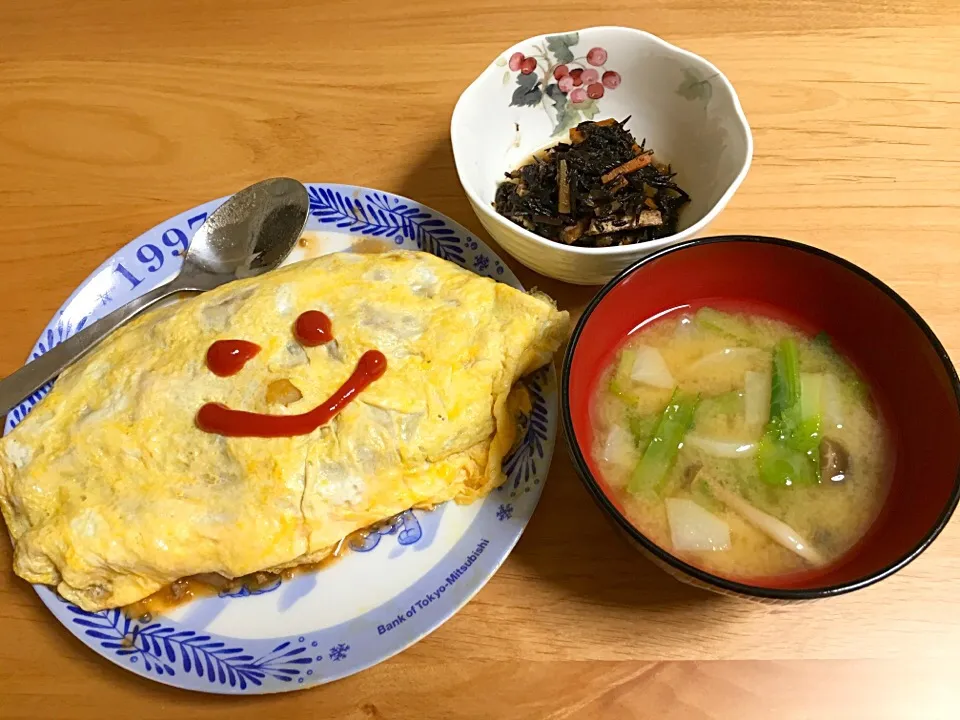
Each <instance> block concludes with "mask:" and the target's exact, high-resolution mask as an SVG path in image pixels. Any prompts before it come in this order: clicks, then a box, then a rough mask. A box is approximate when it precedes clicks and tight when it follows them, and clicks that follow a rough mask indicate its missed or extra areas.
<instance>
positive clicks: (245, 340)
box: [0, 251, 568, 611]
mask: <svg viewBox="0 0 960 720" xmlns="http://www.w3.org/2000/svg"><path fill="white" fill-rule="evenodd" d="M311 313H313V314H314V315H315V316H316V317H317V318H321V319H323V318H325V322H326V326H325V328H323V330H324V332H326V333H327V335H325V336H323V337H320V338H319V340H317V339H316V338H315V341H307V340H305V337H306V336H307V335H309V333H306V335H305V334H304V332H301V330H302V328H301V320H302V318H304V317H311V315H310V314H311ZM321 314H322V315H321ZM567 328H568V316H567V313H565V312H561V311H559V310H557V309H556V307H555V306H554V304H553V303H552V302H551V301H550V300H549V299H548V298H546V297H545V296H542V295H538V294H526V293H523V292H520V291H518V290H515V289H513V288H511V287H509V286H507V285H504V284H502V283H497V282H494V281H493V280H491V279H489V278H482V277H479V276H477V275H475V274H473V273H471V272H469V271H466V270H463V269H461V268H459V267H457V266H455V265H453V264H452V263H449V262H447V261H445V260H442V259H439V258H437V257H434V256H433V255H430V254H426V253H418V252H408V251H398V252H389V253H384V254H352V253H336V254H333V255H326V256H324V257H321V258H318V259H315V260H310V261H304V262H300V263H296V264H294V265H291V266H288V267H285V268H282V269H280V270H276V271H274V272H271V273H268V274H266V275H263V276H260V277H257V278H251V279H247V280H239V281H236V282H233V283H230V284H228V285H225V286H223V287H221V288H218V289H216V290H212V291H210V292H207V293H204V294H202V295H198V296H196V297H193V298H191V299H188V300H185V301H183V302H180V303H177V304H175V305H170V306H167V307H162V308H159V309H157V310H154V311H152V312H150V313H147V314H145V315H143V316H141V317H139V318H137V319H136V320H134V321H133V322H131V323H130V324H129V325H127V326H126V327H124V328H122V329H120V330H118V331H116V332H115V333H114V334H112V335H111V336H110V337H109V338H107V339H106V340H105V341H104V342H103V343H102V344H101V345H100V346H99V347H98V348H96V349H95V350H94V351H93V352H92V353H91V354H90V355H88V356H87V357H85V358H83V359H82V360H80V361H79V362H77V363H76V364H75V365H73V366H72V367H71V368H69V369H68V370H67V371H65V372H64V373H63V374H62V375H61V376H60V378H59V380H58V381H57V383H56V384H55V385H54V387H53V389H52V390H51V392H50V394H49V395H48V396H47V397H46V398H45V399H44V400H43V401H42V402H40V403H39V405H38V406H37V407H36V408H35V409H34V410H33V412H32V413H30V415H28V416H27V417H26V418H25V419H24V421H23V422H22V423H21V424H20V425H19V426H18V427H17V428H16V429H15V430H14V431H13V432H12V433H11V434H10V435H8V436H7V437H5V438H3V439H2V440H0V509H2V511H3V516H4V518H5V520H6V523H7V527H8V529H9V531H10V535H11V537H12V539H13V545H14V559H13V564H14V571H15V572H16V573H17V575H19V576H20V577H22V578H23V579H25V580H27V581H29V582H32V583H43V584H47V585H53V586H56V589H57V591H58V592H59V593H60V595H61V596H62V597H64V598H65V599H67V600H69V601H71V602H73V603H76V604H77V605H79V606H80V607H82V608H83V609H84V610H88V611H96V610H101V609H104V608H112V607H119V606H125V605H129V604H132V603H134V602H137V601H139V600H141V599H143V598H146V597H147V596H149V595H151V594H152V593H154V592H156V591H158V590H160V589H162V588H164V587H166V586H168V585H170V584H171V583H173V582H175V581H176V580H178V579H181V578H186V577H190V576H195V575H201V574H206V573H216V574H219V575H222V576H223V577H225V578H238V577H241V576H244V575H248V574H250V573H253V572H258V571H272V572H279V571H280V570H283V569H285V568H291V567H296V566H299V565H304V564H309V563H315V562H318V561H320V560H322V559H323V558H325V557H327V556H328V555H330V554H331V553H332V552H333V550H334V549H335V548H336V546H337V545H338V543H339V542H340V541H341V540H342V539H343V538H345V537H346V536H347V535H349V534H350V533H352V532H355V531H357V530H361V529H363V528H366V527H368V526H370V525H373V524H375V523H377V522H380V521H383V520H385V519H387V518H390V517H391V516H393V515H396V514H397V513H400V512H402V511H404V510H407V509H409V508H411V507H430V506H433V505H436V504H438V503H442V502H445V501H448V500H455V501H456V502H460V503H465V502H470V501H473V500H475V499H477V498H480V497H483V496H484V495H486V494H487V493H489V492H490V490H492V489H493V488H495V487H497V486H498V485H499V484H500V483H501V482H502V481H503V479H504V478H503V473H502V470H501V463H502V460H503V457H504V455H505V454H506V453H507V452H508V451H509V449H510V447H511V445H512V444H513V443H514V440H515V435H516V433H517V412H518V409H519V408H520V407H521V406H522V405H523V404H524V392H525V391H524V390H523V387H522V383H518V380H519V379H520V378H521V377H522V376H523V375H525V374H527V373H529V372H531V371H533V370H535V369H537V368H539V367H541V366H543V365H545V364H547V363H548V362H550V361H551V358H552V356H553V354H554V352H555V351H556V350H557V348H558V346H559V345H560V343H561V342H562V341H563V339H564V338H565V337H566V333H567ZM314 330H317V328H314ZM298 333H299V335H298ZM322 334H323V333H321V335H322ZM218 341H224V343H220V342H218ZM231 343H233V344H238V343H239V345H238V347H247V348H248V349H249V350H250V352H249V353H247V355H244V356H243V357H240V355H241V354H240V353H237V352H232V351H231V349H232V348H233V345H231ZM215 344H216V345H217V346H218V347H219V346H221V345H224V344H225V345H226V346H227V350H228V351H230V352H227V353H226V357H228V358H229V359H230V360H231V361H233V362H234V363H235V366H236V367H234V368H233V369H232V370H231V372H229V373H219V374H218V373H216V372H214V371H213V369H212V368H213V367H214V366H213V365H212V364H211V359H210V358H211V356H212V355H213V350H212V349H211V348H213V347H214V345H215ZM244 344H245V345H244ZM254 349H255V350H254ZM380 354H382V355H380ZM373 356H376V357H378V358H380V360H379V361H378V362H379V365H377V368H378V371H377V373H375V374H374V375H370V376H368V377H366V380H365V381H364V382H361V383H360V384H359V385H356V384H354V386H353V387H352V388H351V387H349V386H350V383H351V382H354V381H355V380H356V378H357V376H358V373H360V374H362V373H361V369H362V368H363V367H364V363H367V364H368V365H369V363H368V360H369V359H370V358H371V357H373ZM380 361H382V362H380ZM368 369H369V368H368ZM361 379H363V378H361ZM345 388H347V390H345ZM202 408H204V412H207V411H211V412H213V413H214V414H215V413H220V414H221V415H229V416H230V417H233V418H234V419H236V418H239V421H238V422H239V424H240V428H239V430H238V429H237V427H232V429H231V428H230V427H226V426H223V425H222V423H221V424H219V425H218V422H216V421H213V420H211V421H209V422H204V421H203V418H202V413H201V412H200V411H201V409H202ZM325 410H329V411H330V412H327V413H326V414H325V415H324V416H323V417H322V418H321V420H322V421H321V422H314V423H313V426H312V427H311V426H310V423H307V424H306V425H304V424H303V421H302V420H303V418H307V417H310V418H313V420H314V421H316V420H317V417H318V416H317V415H316V413H318V412H319V413H321V414H322V415H323V411H325ZM251 418H253V419H254V420H257V419H259V420H258V421H263V422H267V423H268V424H269V423H275V424H276V427H279V428H281V429H282V428H286V430H282V431H281V432H279V434H277V435H276V436H263V433H261V434H260V435H258V434H257V433H258V432H260V431H259V430H258V429H257V426H256V424H255V423H254V425H251V426H246V425H244V423H245V422H248V421H250V419H251ZM278 418H287V419H286V420H282V419H278ZM221 420H222V418H221ZM298 423H299V429H297V430H296V431H294V430H291V428H294V426H297V425H298ZM274 429H276V428H274ZM251 433H252V434H251Z"/></svg>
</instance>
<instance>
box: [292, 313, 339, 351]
mask: <svg viewBox="0 0 960 720" xmlns="http://www.w3.org/2000/svg"><path fill="white" fill-rule="evenodd" d="M293 334H294V336H295V337H296V338H297V340H298V341H299V342H300V344H301V345H303V346H304V347H316V346H317V345H323V344H325V343H328V342H330V341H331V340H333V324H332V323H331V322H330V318H328V317H327V316H326V315H325V314H324V313H322V312H320V311H319V310H307V311H306V312H305V313H303V314H302V315H300V317H298V318H297V321H296V322H295V323H294V324H293Z"/></svg>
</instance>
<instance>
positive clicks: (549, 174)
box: [494, 117, 690, 247]
mask: <svg viewBox="0 0 960 720" xmlns="http://www.w3.org/2000/svg"><path fill="white" fill-rule="evenodd" d="M629 119H630V118H629V117H628V118H626V119H625V120H623V121H622V122H616V121H613V120H605V121H602V122H583V123H580V124H579V125H577V127H576V128H574V129H573V130H571V131H570V137H571V142H569V143H566V142H563V143H559V144H557V145H555V146H554V147H552V148H549V149H548V150H545V151H543V152H541V153H538V154H537V155H536V156H535V157H534V158H533V160H532V161H531V162H529V163H527V164H525V165H522V166H521V167H519V168H517V169H516V170H514V171H513V172H509V173H506V177H507V179H506V180H505V181H504V182H502V183H501V184H500V186H499V187H498V188H497V193H496V199H495V202H494V207H495V208H496V210H497V212H498V213H500V214H501V215H503V216H504V217H507V218H509V219H510V220H512V221H513V222H515V223H517V224H518V225H521V226H523V227H525V228H526V229H527V230H531V231H533V232H535V233H537V234H538V235H541V236H543V237H545V238H548V239H550V240H554V241H556V242H560V243H565V244H572V245H577V246H580V247H611V246H614V245H631V244H634V243H640V242H646V241H648V240H655V239H657V238H662V237H667V236H668V235H672V234H674V233H675V232H676V231H677V220H678V216H679V214H680V209H681V208H682V207H683V206H684V205H685V204H686V203H687V202H689V200H690V196H689V195H687V193H686V192H684V191H683V190H682V189H680V188H679V187H678V186H677V184H676V183H675V182H673V177H674V175H675V173H673V172H671V170H670V167H669V166H663V165H660V164H659V163H657V162H655V161H654V158H653V153H652V151H650V150H646V149H645V148H644V145H643V143H641V144H639V145H637V143H636V141H635V140H634V138H633V135H631V134H630V132H629V131H627V130H626V129H625V128H624V126H625V125H626V123H627V121H629ZM631 161H634V162H633V164H632V165H627V163H631ZM561 163H563V164H564V165H565V166H566V180H567V183H568V186H569V192H568V193H561V190H560V186H561V183H560V180H561V175H562V172H561ZM637 165H642V167H637V168H636V169H631V168H632V167H634V166H637ZM624 166H626V167H624ZM605 180H606V182H605ZM564 194H566V195H568V199H567V198H564V197H563V195H564ZM564 200H566V203H565V204H567V205H568V207H567V208H565V209H566V210H567V212H560V210H561V205H562V204H564V202H563V201H564Z"/></svg>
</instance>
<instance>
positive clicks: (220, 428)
mask: <svg viewBox="0 0 960 720" xmlns="http://www.w3.org/2000/svg"><path fill="white" fill-rule="evenodd" d="M294 335H295V336H296V338H297V340H298V341H299V342H300V343H301V344H302V345H304V346H306V347H316V346H318V345H323V344H324V343H328V342H330V341H331V340H333V327H332V324H331V322H330V318H328V317H327V316H326V315H325V314H323V313H322V312H319V311H317V310H308V311H307V312H305V313H303V314H301V315H300V316H299V317H298V318H297V321H296V322H295V323H294ZM258 352H260V346H259V345H256V344H254V343H252V342H248V341H246V340H218V341H216V342H215V343H213V345H211V346H210V348H209V350H207V367H208V368H210V371H211V372H213V373H214V374H215V375H219V376H220V377H228V376H230V375H235V374H236V373H238V372H240V370H242V369H243V366H244V365H245V364H246V363H247V361H249V360H250V359H251V358H253V357H254V356H256V354H257V353H258ZM386 371H387V358H386V356H385V355H384V354H383V353H382V352H380V351H379V350H368V351H367V352H365V353H364V354H363V355H362V356H361V357H360V360H359V361H358V362H357V367H356V369H355V370H354V371H353V373H352V374H351V375H350V377H349V378H347V380H346V382H344V383H343V385H341V386H340V387H339V388H338V389H337V391H336V392H335V393H333V395H331V396H330V397H329V398H327V399H326V400H325V401H323V402H322V403H320V404H319V405H317V406H316V407H315V408H313V409H312V410H310V411H308V412H305V413H302V414H300V415H268V414H266V413H255V412H247V411H245V410H233V409H231V408H228V407H227V406H226V405H223V404H221V403H207V404H205V405H204V406H203V407H201V408H200V410H199V412H197V426H198V427H199V428H200V429H201V430H203V431H204V432H208V433H213V434H216V435H224V436H226V437H263V438H268V437H293V436H295V435H308V434H309V433H311V432H313V431H314V430H316V429H317V428H318V427H320V426H321V425H325V424H326V423H328V422H330V420H332V419H333V418H334V417H335V416H336V415H337V413H339V412H340V411H341V410H342V409H343V408H344V407H346V406H347V405H348V404H349V403H350V402H351V401H352V400H353V399H354V398H355V397H356V396H357V395H359V394H360V393H361V392H363V390H364V389H366V388H367V386H369V385H370V384H371V383H372V382H374V381H375V380H377V379H379V378H380V377H382V376H383V374H384V373H385V372H386Z"/></svg>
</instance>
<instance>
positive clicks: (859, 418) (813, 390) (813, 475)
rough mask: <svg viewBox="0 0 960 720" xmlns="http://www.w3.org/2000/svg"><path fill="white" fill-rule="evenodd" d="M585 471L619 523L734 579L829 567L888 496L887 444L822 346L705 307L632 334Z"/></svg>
mask: <svg viewBox="0 0 960 720" xmlns="http://www.w3.org/2000/svg"><path fill="white" fill-rule="evenodd" d="M592 423H593V426H594V438H595V442H594V447H593V449H592V451H593V456H594V462H595V463H596V464H597V466H598V467H599V469H600V471H601V473H600V474H601V477H602V479H603V480H604V482H605V483H606V484H607V485H608V487H609V488H610V490H611V492H612V494H613V497H614V498H615V499H616V501H617V503H618V504H619V505H620V506H621V507H622V508H623V511H624V514H625V515H626V516H627V518H628V519H629V520H630V522H631V523H632V524H633V525H634V526H635V527H636V528H637V529H639V530H640V531H641V532H642V533H644V534H645V535H646V536H647V537H649V538H650V539H652V540H653V541H654V542H655V543H657V544H658V545H660V546H661V547H663V548H666V549H667V550H669V551H671V552H673V553H674V554H676V555H678V556H680V557H682V558H684V559H685V560H687V561H689V562H691V563H693V564H694V565H698V566H700V567H701V568H703V569H705V570H708V571H711V572H714V573H718V574H720V575H724V576H726V577H732V578H747V579H749V578H764V577H772V576H777V575H783V574H785V573H790V572H795V571H799V570H804V569H811V568H817V567H822V566H825V565H827V564H829V563H831V562H833V561H835V560H836V559H838V558H839V557H840V556H841V555H843V554H844V553H845V552H847V551H848V550H850V548H851V547H853V546H854V544H855V543H856V542H857V541H858V540H859V539H860V538H861V537H862V536H863V535H864V533H865V532H866V531H867V530H868V528H869V527H870V525H871V523H872V522H873V520H874V519H875V518H876V516H877V513H878V512H879V509H880V506H881V504H882V502H883V500H884V496H885V494H886V489H887V482H888V477H887V475H888V471H889V466H890V463H889V456H890V452H891V451H890V441H889V437H888V433H887V431H886V429H885V425H884V422H883V420H882V417H881V416H880V414H879V412H878V409H877V407H876V406H875V404H874V402H873V401H872V399H871V395H870V391H869V388H868V387H867V386H866V385H865V384H864V381H863V380H862V378H860V377H859V376H858V374H857V372H856V371H855V370H854V369H853V367H852V366H851V365H850V363H849V362H847V361H846V360H845V359H844V358H843V356H842V355H841V354H840V353H838V352H837V351H836V350H835V349H834V348H833V347H832V346H831V343H830V341H829V338H827V337H826V336H824V335H819V336H816V337H809V336H807V335H805V334H804V333H802V332H800V331H798V330H797V329H796V328H793V327H791V326H790V325H788V324H786V323H783V322H780V321H778V320H773V319H770V318H767V317H764V316H762V315H755V314H746V313H740V312H722V311H719V310H717V309H715V308H711V307H703V308H700V309H699V310H697V311H696V312H681V311H675V312H674V313H672V314H670V315H668V316H666V317H664V318H663V319H660V320H657V321H655V322H654V323H652V324H651V325H649V326H647V327H645V328H642V329H641V330H640V331H638V332H637V333H635V334H634V335H632V336H631V337H630V338H629V339H628V340H627V342H626V343H625V344H624V346H623V347H622V348H621V349H620V350H619V352H618V353H617V356H616V358H615V360H614V362H613V363H612V365H611V366H610V367H609V368H607V369H606V370H605V372H604V374H603V376H602V377H601V379H600V382H599V385H598V387H597V390H596V394H595V397H594V402H593V408H592Z"/></svg>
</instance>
